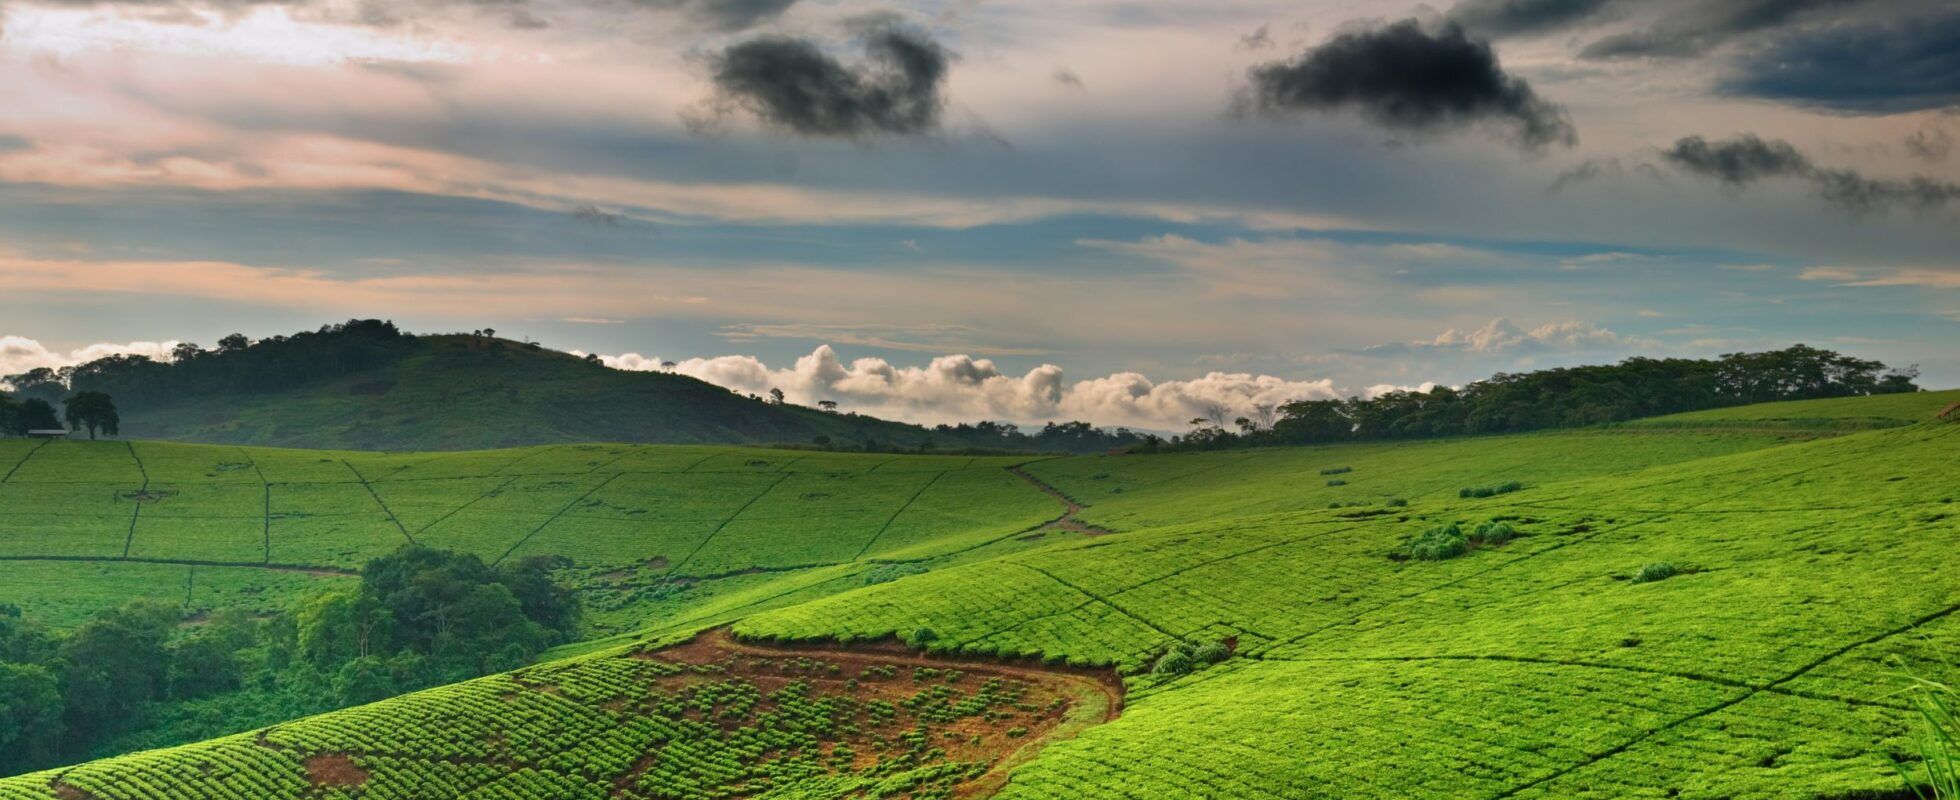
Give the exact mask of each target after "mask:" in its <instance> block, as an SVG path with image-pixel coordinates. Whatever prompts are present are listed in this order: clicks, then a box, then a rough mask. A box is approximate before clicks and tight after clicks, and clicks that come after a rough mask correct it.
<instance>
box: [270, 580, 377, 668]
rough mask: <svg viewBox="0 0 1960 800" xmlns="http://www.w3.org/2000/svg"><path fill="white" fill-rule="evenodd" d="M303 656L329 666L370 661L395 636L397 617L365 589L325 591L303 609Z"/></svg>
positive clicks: (300, 623) (300, 616) (300, 617)
mask: <svg viewBox="0 0 1960 800" xmlns="http://www.w3.org/2000/svg"><path fill="white" fill-rule="evenodd" d="M294 622H295V623H296V625H297V626H298V629H299V630H298V639H299V642H298V645H299V656H300V658H302V659H305V660H307V661H309V662H312V663H313V664H315V665H318V666H322V667H326V666H332V665H334V664H339V663H342V662H345V661H349V660H354V659H361V658H366V657H368V656H370V655H373V654H374V653H375V652H377V651H379V650H380V649H381V648H382V647H383V646H384V645H385V644H386V643H387V642H388V640H389V639H390V638H391V637H392V635H393V633H394V623H395V619H394V614H393V613H391V612H390V611H389V610H388V609H387V608H385V607H384V606H383V605H382V603H381V601H380V599H379V598H377V597H375V596H374V593H373V592H372V591H368V590H367V589H366V588H365V587H351V588H346V589H340V590H337V591H331V592H322V593H320V594H317V595H314V596H313V597H311V598H309V599H308V600H307V601H306V603H305V604H304V605H301V606H300V609H299V614H298V618H297V619H296V620H294Z"/></svg>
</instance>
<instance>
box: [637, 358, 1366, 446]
mask: <svg viewBox="0 0 1960 800" xmlns="http://www.w3.org/2000/svg"><path fill="white" fill-rule="evenodd" d="M600 359H601V360H602V361H604V362H605V364H606V365H607V366H610V367H613V368H615V369H633V370H652V369H660V368H661V364H662V361H661V359H659V358H655V357H651V356H646V355H642V354H639V353H625V354H622V355H617V356H606V355H602V356H600ZM673 371H674V372H677V373H680V374H682V375H689V376H692V377H695V378H699V379H701V380H704V381H707V382H709V383H712V384H715V385H717V386H724V387H727V388H729V389H733V390H735V391H738V392H743V393H755V394H764V393H767V392H768V391H769V390H770V389H781V390H782V391H783V395H784V397H785V398H786V399H788V400H789V401H790V402H792V403H799V404H804V405H811V404H815V403H816V402H818V401H820V400H835V401H837V402H838V403H839V404H840V405H841V406H842V407H843V408H844V409H845V410H847V411H856V412H860V413H864V414H870V415H872V416H878V417H886V418H891V419H902V420H906V421H909V422H918V423H924V424H937V423H941V422H975V421H979V420H984V419H992V420H1010V421H1014V422H1021V423H1040V422H1047V421H1056V420H1078V419H1079V420H1087V421H1089V422H1093V423H1095V424H1097V425H1102V426H1106V427H1116V426H1127V427H1134V428H1148V429H1153V430H1181V429H1183V428H1185V427H1186V426H1187V425H1188V424H1189V422H1190V421H1191V420H1192V419H1193V418H1195V417H1199V416H1204V415H1205V414H1206V412H1207V411H1208V409H1210V408H1212V407H1217V408H1221V409H1224V411H1225V414H1226V418H1227V419H1228V420H1229V419H1232V418H1234V417H1237V416H1241V415H1250V414H1252V413H1253V407H1254V406H1256V405H1262V404H1272V405H1278V404H1282V403H1285V402H1287V401H1290V400H1309V399H1320V398H1330V397H1337V396H1340V391H1339V390H1338V389H1337V388H1336V387H1335V386H1334V382H1333V381H1332V380H1326V379H1323V380H1291V379H1287V378H1280V377H1276V376H1273V375H1255V374H1251V373H1243V372H1211V373H1208V374H1206V375H1204V376H1202V377H1198V378H1192V379H1188V380H1165V381H1153V380H1151V379H1150V378H1148V377H1146V376H1144V375H1143V374H1141V373H1136V372H1119V373H1115V374H1111V375H1107V376H1104V377H1100V378H1091V379H1087V380H1080V381H1075V382H1070V381H1068V380H1067V379H1066V377H1065V376H1064V374H1063V372H1062V368H1061V367H1059V366H1056V365H1054V364H1042V365H1040V366H1038V367H1035V368H1033V369H1030V370H1028V371H1027V372H1025V373H1022V374H1018V375H1017V374H1013V373H1010V372H1007V371H1005V370H1003V369H1001V367H1000V366H999V365H998V364H996V363H995V362H994V361H993V360H992V359H988V358H974V357H972V356H969V355H945V356H939V357H937V358H934V359H932V361H931V362H930V363H928V364H926V365H924V366H897V365H894V364H892V363H891V362H888V361H886V360H884V359H882V358H859V359H854V360H852V361H849V362H846V361H844V360H843V359H842V358H840V357H839V356H838V355H837V352H836V350H834V349H833V348H831V346H830V345H821V346H819V347H817V348H816V350H814V351H812V352H811V353H810V354H809V355H806V356H803V357H801V358H798V359H797V360H796V362H795V363H794V364H791V365H790V366H787V367H781V368H775V367H771V366H769V365H768V364H766V363H764V362H763V361H762V360H761V359H759V358H756V357H754V356H746V355H731V356H717V357H713V358H690V359H686V360H684V361H678V362H676V363H675V365H674V367H673Z"/></svg>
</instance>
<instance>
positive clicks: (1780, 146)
mask: <svg viewBox="0 0 1960 800" xmlns="http://www.w3.org/2000/svg"><path fill="white" fill-rule="evenodd" d="M1661 156H1662V157H1663V158H1666V159H1667V161H1668V163H1670V164H1673V165H1674V166H1676V167H1679V168H1680V169H1682V170H1684V171H1687V172H1691V173H1694V174H1696V175H1700V176H1702V177H1706V178H1715V179H1717V180H1720V181H1722V182H1723V183H1727V184H1729V185H1731V186H1744V185H1747V184H1750V183H1754V182H1756V181H1759V180H1762V179H1763V178H1769V177H1777V176H1787V175H1802V174H1805V173H1806V172H1808V171H1810V170H1812V169H1815V167H1813V166H1812V165H1811V163H1810V159H1809V158H1808V157H1806V156H1804V154H1803V153H1800V152H1798V151H1797V148H1796V147H1795V146H1794V145H1791V144H1790V143H1789V142H1786V141H1783V140H1781V139H1763V138H1761V137H1759V136H1757V135H1755V134H1753V133H1745V134H1742V135H1740V136H1736V137H1735V138H1733V139H1728V140H1725V141H1720V142H1710V141H1708V140H1707V139H1704V138H1702V137H1700V136H1687V137H1683V138H1681V139H1679V140H1677V141H1676V142H1675V143H1674V146H1673V147H1670V148H1668V149H1666V150H1663V151H1661Z"/></svg>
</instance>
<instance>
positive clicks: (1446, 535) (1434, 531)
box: [1402, 522, 1470, 561]
mask: <svg viewBox="0 0 1960 800" xmlns="http://www.w3.org/2000/svg"><path fill="white" fill-rule="evenodd" d="M1402 550H1403V552H1404V553H1407V554H1408V556H1409V557H1410V558H1415V559H1420V560H1423V561H1442V560H1443V559H1446V558H1455V557H1457V556H1460V555H1463V554H1464V553H1467V552H1470V541H1469V539H1467V538H1465V537H1464V535H1463V529H1462V528H1459V527H1457V525H1456V523H1454V522H1452V523H1449V524H1446V525H1432V526H1430V527H1429V528H1428V529H1427V530H1424V531H1423V532H1422V533H1420V534H1417V535H1416V537H1415V538H1413V539H1410V540H1409V542H1408V544H1405V545H1403V547H1402Z"/></svg>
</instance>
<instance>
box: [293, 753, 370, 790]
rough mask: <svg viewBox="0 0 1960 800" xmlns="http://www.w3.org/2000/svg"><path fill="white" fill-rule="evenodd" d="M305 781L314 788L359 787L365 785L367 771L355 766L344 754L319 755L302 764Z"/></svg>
mask: <svg viewBox="0 0 1960 800" xmlns="http://www.w3.org/2000/svg"><path fill="white" fill-rule="evenodd" d="M304 764H305V766H306V779H307V780H308V781H310V782H312V784H313V785H314V786H320V787H327V786H360V785H362V784H365V783H367V779H368V774H367V770H364V769H361V768H360V767H358V766H355V764H354V759H353V758H351V757H349V756H348V755H346V754H344V753H321V754H320V755H317V756H311V757H309V758H307V759H306V761H305V762H304Z"/></svg>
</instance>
